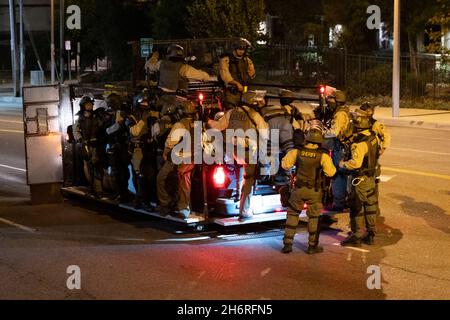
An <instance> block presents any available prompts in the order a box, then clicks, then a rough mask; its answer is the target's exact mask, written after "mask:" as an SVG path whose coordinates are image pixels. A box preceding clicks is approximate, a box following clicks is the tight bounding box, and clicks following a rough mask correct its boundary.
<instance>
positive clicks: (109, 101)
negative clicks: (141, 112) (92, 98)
mask: <svg viewBox="0 0 450 320" xmlns="http://www.w3.org/2000/svg"><path fill="white" fill-rule="evenodd" d="M105 102H106V105H107V106H108V108H111V109H113V110H119V109H120V107H121V106H122V99H121V98H120V96H119V95H118V94H117V93H111V94H109V95H108V96H107V97H106V99H105Z"/></svg>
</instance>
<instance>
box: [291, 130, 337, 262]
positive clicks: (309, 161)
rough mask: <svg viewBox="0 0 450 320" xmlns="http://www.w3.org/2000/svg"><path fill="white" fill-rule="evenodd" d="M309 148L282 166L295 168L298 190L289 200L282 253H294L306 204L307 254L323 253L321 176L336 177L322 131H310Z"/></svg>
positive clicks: (301, 149)
mask: <svg viewBox="0 0 450 320" xmlns="http://www.w3.org/2000/svg"><path fill="white" fill-rule="evenodd" d="M305 140H306V144H305V145H304V146H302V147H300V148H299V149H293V150H291V151H289V153H288V154H287V155H286V156H285V157H284V158H283V160H282V166H283V168H284V169H285V170H288V169H290V168H292V167H293V166H295V167H296V182H295V188H294V190H292V191H291V194H290V197H289V200H288V209H287V220H286V229H285V233H284V239H283V243H284V247H283V249H282V252H283V253H289V252H291V251H292V244H293V242H294V236H295V233H296V229H297V225H298V221H299V214H300V212H301V211H302V210H303V206H304V204H305V203H306V204H307V205H308V208H307V210H306V213H307V215H308V233H309V238H308V249H307V250H306V252H307V253H308V254H314V253H320V252H322V251H323V249H322V247H320V246H319V233H320V230H319V217H320V213H321V209H322V189H321V188H322V183H321V179H322V172H323V173H325V175H326V176H328V177H332V176H333V175H334V174H335V173H336V167H335V166H334V165H333V162H332V161H331V158H330V156H329V155H328V154H327V151H326V150H325V149H322V148H321V145H322V143H323V136H322V131H320V130H318V129H311V130H309V132H308V133H307V135H306V138H305Z"/></svg>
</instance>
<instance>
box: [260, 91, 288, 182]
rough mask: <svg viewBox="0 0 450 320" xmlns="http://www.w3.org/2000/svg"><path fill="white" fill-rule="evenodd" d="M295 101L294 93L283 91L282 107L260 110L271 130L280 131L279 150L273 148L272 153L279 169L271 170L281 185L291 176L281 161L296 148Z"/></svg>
mask: <svg viewBox="0 0 450 320" xmlns="http://www.w3.org/2000/svg"><path fill="white" fill-rule="evenodd" d="M294 99H295V96H294V93H293V92H292V91H289V90H282V91H281V92H280V105H267V104H262V105H261V106H260V109H259V112H260V113H261V115H262V116H263V118H264V121H266V122H267V123H268V125H269V128H270V130H277V131H278V143H277V145H278V150H275V148H273V150H272V152H271V157H272V158H273V160H274V161H272V163H273V164H274V167H275V168H278V169H277V171H274V170H271V172H270V174H271V175H272V176H273V177H274V178H273V179H274V182H275V183H279V184H286V183H288V182H289V174H288V172H287V171H285V170H283V169H282V168H281V166H280V160H281V158H283V156H285V155H286V153H287V152H289V150H291V149H293V148H294V140H293V135H294V130H293V125H292V123H293V121H296V120H295V119H294V115H293V114H292V113H295V112H296V111H297V109H296V108H295V107H293V106H291V105H290V104H291V103H292V102H293V101H294ZM271 132H274V131H271ZM274 142H275V141H274V140H273V137H271V146H273V145H274Z"/></svg>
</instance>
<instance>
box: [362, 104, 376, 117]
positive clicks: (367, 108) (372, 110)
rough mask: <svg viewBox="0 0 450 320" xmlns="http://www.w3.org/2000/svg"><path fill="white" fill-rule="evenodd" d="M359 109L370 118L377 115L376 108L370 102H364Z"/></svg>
mask: <svg viewBox="0 0 450 320" xmlns="http://www.w3.org/2000/svg"><path fill="white" fill-rule="evenodd" d="M359 109H361V110H362V111H365V112H366V113H367V115H368V116H369V117H371V116H373V114H374V113H375V106H372V105H371V104H370V103H369V102H364V103H363V104H362V105H361V107H359Z"/></svg>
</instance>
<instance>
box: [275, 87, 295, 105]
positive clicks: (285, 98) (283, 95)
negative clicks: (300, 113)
mask: <svg viewBox="0 0 450 320" xmlns="http://www.w3.org/2000/svg"><path fill="white" fill-rule="evenodd" d="M278 96H279V97H280V103H281V104H282V105H283V106H285V105H288V104H291V103H292V102H294V100H295V98H296V97H295V94H294V92H292V91H291V90H286V89H282V90H281V91H280V93H279V94H278Z"/></svg>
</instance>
